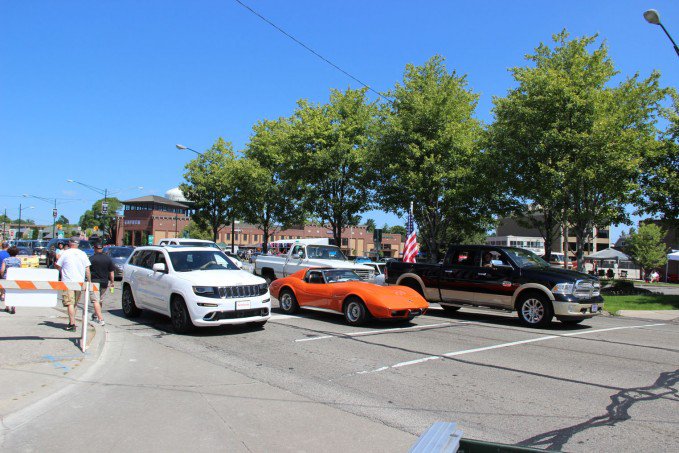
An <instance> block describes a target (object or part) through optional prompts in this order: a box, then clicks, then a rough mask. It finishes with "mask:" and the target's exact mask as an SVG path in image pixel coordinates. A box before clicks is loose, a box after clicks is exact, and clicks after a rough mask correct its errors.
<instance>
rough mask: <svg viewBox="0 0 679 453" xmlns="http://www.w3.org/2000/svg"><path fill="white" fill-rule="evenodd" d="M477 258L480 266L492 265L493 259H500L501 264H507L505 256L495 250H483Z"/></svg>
mask: <svg viewBox="0 0 679 453" xmlns="http://www.w3.org/2000/svg"><path fill="white" fill-rule="evenodd" d="M479 259H480V260H481V263H480V266H481V267H493V261H502V264H503V265H505V266H507V265H509V261H508V260H507V258H506V257H505V256H504V255H502V253H500V252H498V251H497V250H484V251H483V253H481V254H480V256H479Z"/></svg>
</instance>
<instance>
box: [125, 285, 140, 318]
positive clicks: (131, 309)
mask: <svg viewBox="0 0 679 453" xmlns="http://www.w3.org/2000/svg"><path fill="white" fill-rule="evenodd" d="M122 305H123V314H124V315H125V317H126V318H136V317H137V316H139V315H140V314H141V310H140V309H139V308H137V304H135V303H134V296H133V295H132V288H130V286H129V285H124V286H123V301H122Z"/></svg>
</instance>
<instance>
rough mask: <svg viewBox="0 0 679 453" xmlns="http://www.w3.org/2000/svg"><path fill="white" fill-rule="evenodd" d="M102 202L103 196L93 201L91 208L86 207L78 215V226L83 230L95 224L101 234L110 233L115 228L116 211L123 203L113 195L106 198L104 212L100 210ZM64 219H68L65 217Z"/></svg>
mask: <svg viewBox="0 0 679 453" xmlns="http://www.w3.org/2000/svg"><path fill="white" fill-rule="evenodd" d="M103 203H104V199H103V198H102V199H100V200H97V201H95V202H94V203H93V204H92V208H90V209H88V210H87V211H85V212H84V213H83V215H82V216H80V220H79V221H78V225H80V228H82V229H83V230H88V229H92V228H94V227H95V226H96V227H97V228H99V231H101V232H102V234H110V233H111V232H112V229H113V230H114V229H115V225H116V215H117V214H116V213H117V212H118V211H119V210H120V209H121V208H122V206H123V204H122V203H121V201H120V200H119V199H117V198H115V197H110V198H106V203H108V212H107V213H106V214H104V213H103V210H102V204H103ZM62 217H63V216H62ZM64 219H65V220H68V219H66V218H64ZM57 223H59V222H57Z"/></svg>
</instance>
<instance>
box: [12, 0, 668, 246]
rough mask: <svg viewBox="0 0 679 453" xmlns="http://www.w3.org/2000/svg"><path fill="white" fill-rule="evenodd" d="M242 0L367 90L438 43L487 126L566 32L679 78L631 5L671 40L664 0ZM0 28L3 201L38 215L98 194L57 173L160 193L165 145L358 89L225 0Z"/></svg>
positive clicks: (224, 132)
mask: <svg viewBox="0 0 679 453" xmlns="http://www.w3.org/2000/svg"><path fill="white" fill-rule="evenodd" d="M243 1H244V3H246V4H248V5H250V6H251V7H252V8H253V9H256V10H257V11H259V12H260V13H261V14H262V15H264V16H266V17H268V18H269V19H270V20H272V21H273V22H275V23H276V24H278V25H279V26H280V27H282V28H284V29H285V30H287V31H288V32H290V33H291V34H293V35H294V36H296V37H297V38H298V39H300V40H301V41H303V42H304V43H306V44H307V45H309V46H310V47H312V48H314V49H315V50H316V51H318V52H319V53H321V54H322V55H324V56H325V57H327V58H329V59H330V60H332V61H333V62H335V63H336V64H338V65H339V66H341V67H342V68H344V69H345V70H346V71H348V72H350V73H352V74H353V75H355V76H356V77H358V78H359V79H361V80H363V81H364V82H366V83H368V84H370V85H371V87H373V88H374V89H376V90H378V91H384V90H387V89H389V88H391V87H392V86H393V85H394V83H395V82H397V81H400V80H401V79H402V75H403V69H404V66H405V65H406V64H407V63H415V64H421V63H423V62H424V61H426V60H427V59H428V58H430V57H431V56H432V55H434V54H441V55H443V56H444V57H445V58H446V60H447V66H448V69H449V70H456V71H457V72H458V73H461V74H467V76H468V80H469V86H470V87H471V88H472V89H473V90H474V91H475V92H477V93H479V94H480V95H481V100H480V102H479V106H478V109H477V112H476V115H477V116H478V117H479V118H480V119H482V120H483V121H485V122H490V121H492V116H491V108H492V97H493V96H503V95H505V93H506V91H507V89H508V88H510V87H512V86H513V81H512V79H511V76H510V74H509V73H508V71H507V69H508V68H510V67H513V66H520V65H524V64H525V62H524V60H523V57H524V55H525V54H527V53H530V52H531V51H532V50H533V49H534V48H535V47H536V46H537V45H538V44H539V43H540V42H546V41H549V40H550V37H551V35H552V34H554V33H557V32H558V31H560V30H561V29H563V28H566V29H568V31H569V32H571V34H572V35H574V36H581V35H585V34H587V35H589V34H594V33H598V34H599V35H600V37H601V38H602V39H604V40H605V41H606V43H607V45H608V46H609V50H610V55H611V57H612V59H613V61H614V62H615V64H616V67H617V68H618V69H619V70H620V72H621V77H624V76H628V75H632V74H634V73H635V72H638V73H640V74H641V75H642V76H647V75H648V74H649V73H650V72H651V71H652V70H653V69H658V70H660V71H661V73H662V82H663V84H664V85H666V86H676V85H677V81H679V58H678V57H677V55H676V54H675V53H674V51H673V49H672V47H671V44H670V42H669V40H668V39H667V38H666V36H665V35H664V34H663V33H662V30H661V29H660V27H657V26H652V25H649V24H647V23H646V22H645V21H644V19H643V17H642V13H643V11H645V10H646V9H648V8H655V9H657V10H658V11H659V12H660V14H661V19H662V21H663V23H664V24H665V26H666V27H667V28H668V30H669V31H670V33H671V34H673V36H674V37H675V39H679V5H678V4H677V2H676V1H671V0H660V1H658V0H656V1H653V2H647V1H635V0H629V1H619V0H618V1H613V0H610V1H596V2H593V1H573V0H570V1H560V2H559V1H556V2H536V1H523V0H521V1H485V2H480V1H474V2H471V1H468V2H462V1H454V2H453V1H427V2H424V1H417V2H416V1H347V0H343V1H334V2H329V1H325V2H319V1H296V0H290V1H286V2H283V1H265V0H243ZM0 25H1V27H2V30H3V32H2V35H3V38H2V40H0V137H1V140H0V166H1V168H2V175H1V176H0V180H1V181H2V184H0V212H1V211H2V210H3V209H5V208H6V209H7V213H8V215H9V216H10V217H12V218H16V217H17V216H18V208H19V204H20V203H22V204H23V205H24V206H34V207H35V208H34V209H30V210H28V211H25V212H24V214H23V215H22V217H24V218H25V217H29V218H32V219H34V220H36V221H37V222H39V223H51V220H52V218H51V213H52V211H51V208H52V206H51V205H50V204H48V203H45V202H43V201H40V200H35V199H34V200H27V199H25V198H22V197H21V195H22V194H32V195H37V196H42V197H47V198H55V197H56V198H58V199H60V200H59V203H60V204H59V206H58V207H59V211H60V214H61V213H63V214H64V215H66V216H67V217H68V218H69V219H70V220H71V221H72V222H76V221H77V220H78V218H79V217H80V215H81V214H82V212H83V211H84V210H86V209H88V208H89V207H90V206H91V204H92V203H93V202H94V201H95V200H96V199H98V198H100V197H99V195H98V194H96V193H95V192H93V191H90V190H88V189H86V188H84V187H82V186H78V185H76V184H72V183H67V182H66V180H67V179H75V180H78V181H81V182H83V183H86V184H90V185H92V186H96V187H99V188H101V189H104V188H106V189H109V190H111V191H114V192H115V191H117V190H120V192H119V193H118V194H117V196H118V197H119V198H121V199H127V198H133V197H137V196H141V195H149V194H156V195H163V194H164V193H165V191H166V190H168V189H170V188H172V187H176V186H177V185H178V184H179V183H181V182H182V179H183V178H182V174H183V171H184V165H185V164H186V163H187V162H188V161H189V160H190V159H191V158H192V157H193V155H192V153H190V152H187V151H178V150H177V149H176V148H175V146H174V145H175V144H176V143H182V144H184V145H186V146H189V147H191V148H194V149H197V150H203V149H206V148H208V147H209V146H210V145H211V144H212V142H214V140H215V139H217V137H220V136H222V137H224V138H225V139H226V140H229V141H231V142H233V144H234V146H235V148H236V149H241V148H242V147H243V146H244V145H245V143H247V140H248V137H249V135H250V131H251V128H252V125H253V124H254V123H255V122H256V121H258V120H260V119H263V118H275V117H278V116H283V115H289V114H291V113H292V111H293V110H294V108H295V103H296V101H297V100H299V99H302V98H305V99H309V100H311V101H313V102H324V101H327V99H328V95H329V90H330V89H332V88H338V89H345V88H347V87H349V86H351V87H352V88H357V87H358V84H357V83H356V82H354V81H352V80H351V79H349V78H348V77H346V76H345V75H343V74H342V73H340V72H338V71H337V70H335V69H333V68H332V67H330V66H328V65H327V64H326V63H324V62H322V61H320V60H319V59H318V58H316V57H314V56H313V55H311V54H310V53H308V52H307V51H306V50H304V49H302V48H301V47H299V46H298V45H297V44H295V43H294V42H292V41H291V40H289V39H288V38H286V37H284V36H283V35H281V34H280V33H279V32H277V31H276V30H274V29H273V28H271V27H270V26H269V25H267V24H266V23H264V22H262V21H261V20H260V19H259V18H257V17H256V16H254V15H252V14H251V13H250V12H248V11H247V10H246V9H244V8H243V7H242V6H240V5H238V3H236V2H235V1H233V0H222V1H216V0H215V1H201V0H194V1H171V0H164V1H139V0H136V1H123V0H118V1H97V2H92V1H37V0H34V1H29V2H16V1H10V0H0ZM137 186H143V187H144V189H143V190H141V191H140V190H134V189H129V188H130V187H137ZM62 199H63V200H62ZM67 199H72V200H71V201H68V200H67ZM364 217H373V218H375V219H376V220H377V223H378V225H380V226H381V225H382V224H383V223H384V222H388V223H389V224H395V223H400V221H399V220H398V219H397V218H396V217H395V216H393V215H384V214H380V213H374V212H373V213H368V214H365V215H364ZM625 228H626V227H625ZM619 231H620V228H615V229H614V232H613V236H614V238H615V237H617V235H618V234H619Z"/></svg>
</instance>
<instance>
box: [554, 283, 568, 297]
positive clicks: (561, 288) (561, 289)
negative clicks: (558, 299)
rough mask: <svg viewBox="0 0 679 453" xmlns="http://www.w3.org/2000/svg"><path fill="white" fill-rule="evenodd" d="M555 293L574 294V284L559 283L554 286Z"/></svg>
mask: <svg viewBox="0 0 679 453" xmlns="http://www.w3.org/2000/svg"><path fill="white" fill-rule="evenodd" d="M552 293H553V294H564V295H568V294H573V284H572V283H557V284H556V285H554V288H552Z"/></svg>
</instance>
